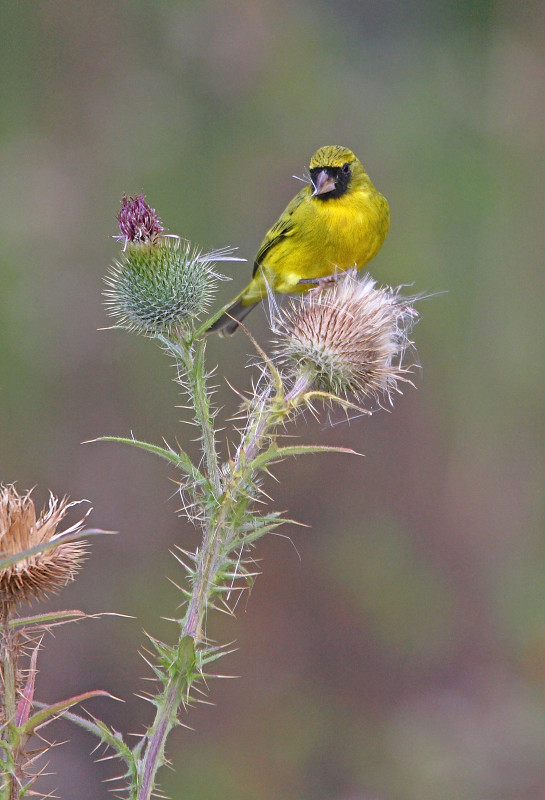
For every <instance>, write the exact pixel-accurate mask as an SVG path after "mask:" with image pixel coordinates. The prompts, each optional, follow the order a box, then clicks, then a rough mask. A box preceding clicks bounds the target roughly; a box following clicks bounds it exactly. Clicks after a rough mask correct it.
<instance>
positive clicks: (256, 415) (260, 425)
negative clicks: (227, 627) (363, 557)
mask: <svg viewBox="0 0 545 800" xmlns="http://www.w3.org/2000/svg"><path fill="white" fill-rule="evenodd" d="M165 344H167V346H168V347H169V350H171V351H172V352H174V353H175V355H176V357H177V358H178V359H180V360H181V361H182V364H183V368H184V372H185V374H186V376H187V379H186V382H185V384H184V385H186V388H187V389H188V391H189V392H190V396H191V399H192V401H193V403H194V408H195V412H196V420H197V423H198V425H199V428H200V430H201V433H202V438H201V442H202V449H203V454H204V457H205V461H206V466H207V471H208V477H209V479H210V482H211V484H212V486H213V488H214V491H215V492H216V493H217V503H218V508H217V511H216V513H214V514H213V516H212V518H211V520H210V522H209V524H208V525H207V526H206V527H205V529H204V531H203V539H202V546H201V548H200V550H199V554H198V559H197V563H196V569H195V577H194V581H193V586H192V591H191V596H190V598H189V602H188V607H187V612H186V615H185V618H184V621H183V624H182V627H181V632H180V642H181V641H182V640H183V638H184V637H185V636H189V637H190V638H191V639H192V640H193V641H194V643H195V647H199V646H202V645H203V643H204V633H203V623H204V619H205V614H206V611H207V608H208V607H209V604H210V600H211V596H212V594H213V591H214V587H215V586H216V585H217V582H218V575H219V573H220V571H221V569H222V567H223V565H224V563H225V559H226V558H227V557H228V555H229V553H230V552H231V551H232V549H233V548H234V546H235V542H234V540H235V539H236V538H237V537H238V535H239V532H238V531H237V530H236V529H233V526H232V525H230V522H229V521H230V520H231V519H232V518H233V516H234V512H235V511H236V508H237V504H238V503H240V499H241V495H242V493H243V492H244V487H245V486H246V485H247V484H248V482H249V481H251V479H252V476H253V472H254V467H253V464H252V462H253V460H254V458H255V457H256V455H258V453H259V452H260V451H261V449H262V448H263V446H264V445H265V444H266V442H267V441H268V438H269V437H270V435H271V431H272V430H274V429H275V428H276V427H277V426H278V425H279V424H280V423H281V422H283V421H285V419H286V417H287V416H288V415H289V414H290V413H291V412H292V410H293V408H294V407H295V406H296V405H297V403H298V400H299V399H300V397H301V396H302V394H303V393H304V392H305V391H306V390H308V388H309V381H308V380H307V379H302V380H301V381H298V382H296V385H294V386H293V387H292V389H291V390H290V393H289V395H288V396H285V397H284V396H283V395H282V394H280V393H279V394H277V396H276V397H274V398H268V397H267V396H265V395H264V396H262V397H261V398H260V399H259V402H258V403H256V404H255V405H254V407H253V409H252V410H251V412H250V417H251V422H250V424H249V426H248V429H247V432H246V434H245V435H244V436H243V440H242V442H241V446H240V448H239V451H238V453H237V457H236V459H235V462H234V463H233V466H232V469H231V472H230V478H229V479H227V481H226V485H225V487H224V490H223V493H222V492H221V488H222V487H221V482H220V481H221V478H220V475H221V473H220V468H219V462H218V453H217V448H216V441H215V435H214V428H213V420H212V417H211V414H210V406H209V400H208V393H207V388H206V372H205V365H204V343H202V342H197V344H196V345H195V350H193V348H192V346H191V345H188V344H187V343H185V342H183V341H179V342H177V343H176V344H174V343H173V342H170V341H168V340H167V341H165ZM188 680H189V678H188V677H187V675H180V674H173V675H172V676H171V677H170V679H169V681H168V682H167V684H166V685H165V689H164V692H163V695H162V701H161V703H160V704H159V705H158V707H157V712H156V716H155V720H154V722H153V725H152V727H151V728H150V731H151V734H150V736H149V739H148V742H147V746H146V750H145V754H144V757H143V762H142V768H141V771H140V774H141V780H142V783H141V786H140V789H139V792H138V796H137V800H149V798H150V797H151V793H152V791H153V788H154V785H155V776H156V773H157V770H158V768H159V766H160V765H161V763H162V761H163V754H164V749H165V744H166V740H167V737H168V734H169V732H170V730H171V729H172V727H173V726H174V725H175V724H176V713H177V710H178V708H179V706H180V704H181V702H182V701H183V698H184V696H185V694H186V693H187V691H188V688H189V686H188Z"/></svg>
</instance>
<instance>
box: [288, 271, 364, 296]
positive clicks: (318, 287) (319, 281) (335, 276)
mask: <svg viewBox="0 0 545 800" xmlns="http://www.w3.org/2000/svg"><path fill="white" fill-rule="evenodd" d="M355 272H356V270H355V269H347V270H345V271H342V272H340V271H339V270H336V271H335V272H333V273H332V274H331V275H325V276H324V277H323V278H301V280H300V281H298V283H303V284H304V283H307V284H310V285H312V289H309V292H308V293H309V295H314V294H319V292H321V291H322V289H326V288H327V287H328V286H331V285H332V284H334V283H337V282H338V281H339V280H340V279H341V278H346V276H347V275H350V274H355Z"/></svg>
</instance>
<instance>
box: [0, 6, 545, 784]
mask: <svg viewBox="0 0 545 800" xmlns="http://www.w3.org/2000/svg"><path fill="white" fill-rule="evenodd" d="M0 25H1V31H2V47H1V49H0V59H1V64H2V102H1V105H0V115H1V119H2V125H1V133H0V175H1V187H2V191H1V197H0V203H1V209H0V227H1V235H0V240H1V242H2V248H1V249H2V255H1V259H0V276H1V278H0V352H1V371H0V437H1V449H0V479H1V480H3V481H5V482H12V481H16V482H17V485H18V488H19V489H20V490H21V491H22V490H23V489H27V488H29V487H32V486H37V487H38V488H37V489H36V491H35V498H36V499H37V500H38V501H39V502H40V503H42V502H44V501H45V499H46V496H47V495H46V492H47V490H48V489H51V490H53V491H54V492H55V493H57V494H60V495H62V494H64V493H69V494H70V495H71V496H72V497H73V498H79V497H87V498H89V499H90V500H91V502H92V504H93V506H94V509H95V510H94V512H93V515H92V517H91V521H92V523H93V524H94V525H95V526H98V527H102V528H105V529H111V530H117V531H119V535H118V536H116V537H103V538H100V539H95V540H94V541H93V545H92V554H91V557H90V559H89V562H88V564H87V566H86V568H85V570H84V572H83V573H82V576H81V577H80V579H79V580H78V581H77V583H76V584H73V585H72V586H71V587H69V589H68V590H66V591H65V592H64V593H63V595H62V596H61V597H60V598H58V599H55V600H52V601H51V603H52V605H55V606H56V607H72V608H75V607H78V608H82V609H84V610H86V611H88V612H98V611H118V612H121V613H124V614H133V615H135V617H136V618H135V619H131V620H126V619H120V618H107V619H105V620H102V621H90V622H87V623H85V624H83V625H79V626H69V627H67V628H65V629H62V630H60V631H59V632H58V633H57V635H56V638H55V640H54V641H53V640H52V641H49V642H48V643H47V647H46V648H45V650H44V651H43V653H42V655H41V672H40V676H39V687H38V693H39V695H40V696H41V698H42V699H44V700H55V699H59V698H60V697H63V696H67V695H68V694H70V693H76V692H80V691H84V690H86V689H90V688H95V687H96V688H103V689H107V690H109V691H111V692H113V693H114V694H116V695H118V696H119V697H121V698H123V699H124V700H126V703H125V704H124V705H121V704H114V703H106V702H104V703H101V702H98V701H97V702H95V703H94V704H90V703H89V704H88V707H89V709H90V710H92V711H93V712H94V713H97V714H98V715H102V716H103V717H104V718H105V719H107V720H108V721H109V722H111V723H112V724H113V725H115V726H116V727H117V728H118V729H121V730H123V731H129V732H135V733H138V732H139V731H141V730H142V724H143V722H144V721H149V719H150V715H151V708H150V707H149V706H147V705H146V704H145V703H143V702H142V701H140V700H138V699H136V698H135V697H134V693H135V692H140V691H143V690H144V689H145V688H146V686H145V683H144V682H143V681H142V677H143V676H146V675H149V672H148V670H147V668H146V666H145V664H144V662H143V661H142V660H141V659H140V658H139V656H138V655H137V650H138V648H139V647H141V646H143V644H144V642H145V639H144V637H143V634H142V632H141V631H142V629H143V628H144V629H146V630H147V631H149V632H150V633H152V634H154V635H157V636H162V637H169V636H171V635H174V628H173V627H172V625H169V623H168V622H166V621H164V620H163V619H162V617H168V616H174V615H176V614H179V613H180V612H179V610H177V604H178V603H179V601H180V595H179V593H178V592H177V591H176V590H175V589H174V588H173V587H172V585H171V584H170V583H169V582H168V581H167V579H166V576H169V577H171V578H172V579H173V580H175V581H179V580H181V575H180V570H179V569H178V567H177V565H176V563H175V561H174V560H173V558H172V556H171V555H169V552H168V551H169V549H170V548H172V547H173V546H174V545H175V544H181V545H182V546H184V547H192V546H193V547H194V546H195V545H196V541H197V540H196V534H195V531H194V530H193V529H192V528H191V527H188V525H187V524H185V523H184V522H183V520H181V519H179V518H178V517H177V514H176V512H177V509H178V507H179V499H178V501H177V500H176V497H175V486H174V484H173V483H171V482H170V481H169V478H171V477H172V475H169V473H168V472H167V470H166V469H165V467H164V466H163V464H161V463H160V462H156V461H155V460H153V458H152V457H151V456H146V455H144V454H141V453H138V452H136V451H134V452H133V451H128V450H127V449H123V448H122V447H118V446H116V445H112V444H86V445H82V444H81V442H83V441H84V440H88V439H92V438H94V437H96V436H98V435H100V434H118V435H128V434H129V432H130V431H132V432H134V434H135V435H136V436H138V437H139V438H143V439H148V440H151V441H157V442H159V441H160V440H161V437H162V436H165V437H166V438H167V439H168V440H169V441H173V440H174V439H175V438H176V437H178V438H179V439H180V440H181V441H184V442H185V441H188V440H190V439H191V438H192V437H193V431H192V429H191V428H189V427H187V426H184V425H180V422H179V420H180V418H182V417H183V414H184V412H183V411H181V410H180V409H179V408H176V406H177V405H180V404H181V403H182V402H183V401H182V400H181V398H180V396H179V391H178V388H177V386H176V385H175V384H174V382H173V380H172V378H173V375H174V373H173V370H172V367H171V365H170V363H169V361H168V359H167V358H166V357H165V356H164V355H163V354H162V353H161V352H160V351H159V350H158V348H157V347H156V346H155V345H154V344H153V343H152V342H150V341H147V340H145V339H141V338H137V337H135V336H131V335H129V334H127V333H124V332H120V331H103V330H98V329H100V328H102V327H105V326H107V325H108V324H110V322H109V321H108V319H107V317H106V315H105V312H104V309H103V305H102V300H101V292H102V290H103V288H104V284H103V275H104V274H105V272H106V269H107V266H108V264H109V263H111V262H112V260H113V259H114V258H115V257H116V254H117V252H118V249H119V248H118V245H117V243H116V242H115V240H114V239H112V238H111V237H112V234H115V232H116V220H115V214H116V212H117V210H118V208H119V200H120V196H121V194H122V193H123V192H127V193H132V192H136V191H141V190H143V191H144V192H145V193H146V195H147V197H148V199H149V201H150V203H151V205H153V206H154V207H155V208H156V209H157V210H158V212H159V214H160V216H161V218H162V220H163V222H164V224H165V225H166V226H167V227H168V228H169V229H170V231H171V232H174V233H178V234H181V235H182V236H185V237H187V238H189V239H191V240H192V241H193V242H195V243H198V244H200V245H201V246H203V247H204V248H212V247H219V246H223V245H236V246H238V247H239V252H240V255H242V256H244V257H246V258H248V259H249V260H250V262H251V259H252V258H253V256H254V254H255V251H256V249H257V247H258V245H259V243H260V241H261V239H262V236H263V234H264V232H265V230H266V229H267V228H268V227H269V225H270V224H271V223H272V222H273V221H274V220H275V219H276V217H277V215H278V214H279V212H280V211H281V210H282V209H283V207H284V205H285V203H286V202H287V200H288V199H289V198H290V197H291V196H292V195H293V194H294V193H295V191H296V190H297V189H298V187H299V184H298V182H297V181H295V180H294V179H293V178H292V177H291V176H292V175H293V174H298V175H301V174H302V172H303V169H304V166H305V165H306V164H307V163H308V160H309V158H310V156H311V154H312V153H313V152H314V150H315V149H316V148H317V147H319V146H321V145H324V144H343V145H347V146H349V147H350V148H352V149H353V150H354V151H355V152H356V153H357V154H358V155H359V156H360V157H361V159H362V161H363V162H364V164H365V166H366V167H367V169H368V171H369V173H370V175H371V177H372V178H373V180H374V182H375V183H376V185H377V187H378V188H379V189H380V190H381V191H382V192H384V194H385V195H386V196H387V197H388V199H389V202H390V207H391V211H392V226H391V230H390V234H389V237H388V239H387V241H386V243H385V246H384V247H383V249H382V251H381V253H380V254H379V256H378V257H377V258H376V260H375V261H374V262H373V263H372V264H371V265H370V267H371V270H372V272H373V274H374V276H375V277H377V278H378V279H379V280H380V281H384V282H386V283H388V284H391V285H399V284H410V285H411V288H410V289H409V290H407V291H414V292H417V293H424V294H433V293H437V294H436V296H433V297H432V298H430V299H428V300H424V301H422V302H421V303H420V305H419V309H420V312H421V317H422V318H421V322H420V323H419V325H418V326H417V328H416V330H415V340H416V342H417V346H418V352H419V358H420V362H421V365H422V369H421V370H419V371H418V373H417V375H416V377H415V382H416V384H417V390H416V391H415V390H413V389H408V390H407V391H406V392H405V394H404V396H403V397H399V398H397V399H396V404H395V409H394V411H393V413H388V412H386V411H382V412H380V413H377V414H376V415H374V416H373V417H372V418H358V419H354V420H352V421H351V422H350V423H347V422H346V421H345V420H343V418H342V416H341V415H338V416H335V417H334V419H333V422H334V423H335V424H333V425H331V424H329V423H328V420H327V417H326V416H324V418H323V420H321V421H319V422H315V421H313V420H312V419H311V418H309V419H308V420H306V421H304V420H301V421H300V422H299V424H298V433H299V434H300V436H301V438H302V440H304V441H307V442H318V443H322V444H325V443H330V444H337V445H345V446H351V447H354V448H355V449H356V450H359V451H361V452H363V453H365V455H366V458H365V459H351V458H349V457H340V456H339V457H336V456H331V457H326V456H316V457H315V458H314V459H307V460H306V461H302V460H299V461H292V462H290V463H286V464H283V465H281V467H280V468H279V469H278V470H277V476H278V477H279V478H280V481H281V482H280V484H276V483H273V482H271V483H270V485H269V486H268V488H269V490H270V492H271V493H272V495H273V498H274V508H276V509H287V513H288V515H289V516H290V517H292V518H295V519H298V520H300V521H302V522H304V523H306V524H307V525H309V526H310V527H308V528H296V527H292V528H285V529H284V530H283V531H282V532H283V533H284V534H286V535H287V536H289V537H291V540H292V541H293V544H294V545H295V547H294V546H292V544H291V543H290V541H289V539H286V538H281V537H272V536H271V537H270V538H268V539H266V540H265V541H263V542H261V543H260V544H259V547H258V550H257V556H258V557H259V558H261V559H262V562H261V565H262V568H263V575H262V576H261V577H260V578H259V579H258V580H257V583H256V585H255V587H254V589H253V591H252V594H251V596H250V597H249V599H248V598H245V599H244V600H243V602H241V603H240V604H239V606H238V609H237V612H238V613H237V617H238V618H237V619H236V620H231V619H228V618H225V617H223V616H222V617H221V618H217V619H212V620H211V621H210V622H211V633H212V635H213V636H214V637H216V638H217V639H218V640H219V641H222V642H226V641H232V640H236V646H237V647H238V648H239V649H238V651H237V652H236V653H235V654H233V655H232V656H230V657H229V658H228V659H225V660H224V662H223V663H221V664H220V666H221V670H220V671H223V672H226V673H229V674H234V675H238V676H240V679H239V680H234V681H216V682H215V683H212V684H211V686H210V689H211V699H212V700H213V701H214V703H215V705H213V706H200V707H198V708H195V709H193V710H192V711H191V713H190V715H189V718H188V720H187V721H188V722H189V724H190V725H192V726H193V727H194V728H195V731H194V732H192V731H188V730H180V731H178V732H176V734H175V735H174V736H173V737H172V739H171V741H170V746H169V756H170V758H171V760H172V763H173V765H174V766H175V772H170V771H163V773H162V774H161V778H162V785H163V788H164V790H165V792H166V793H167V794H169V795H170V796H172V797H174V798H182V797H184V798H185V797H191V798H192V800H200V799H201V798H202V799H203V800H204V798H206V800H215V799H216V798H223V799H230V798H233V799H234V798H237V800H255V798H260V800H277V798H290V799H291V800H321V799H322V798H323V799H324V800H326V798H327V799H328V800H438V798H441V800H461V799H463V800H465V798H472V799H477V800H542V798H543V797H544V796H545V693H544V687H545V541H544V536H543V506H544V504H543V463H544V462H543V439H544V424H543V394H544V392H543V385H544V382H543V368H544V366H545V360H544V358H543V340H544V336H543V332H544V326H543V311H542V308H543V296H544V295H543V289H544V275H545V272H544V269H543V266H544V265H543V254H544V252H545V250H544V231H545V224H544V220H543V208H544V204H543V186H544V184H545V159H544V157H543V152H544V151H543V144H544V133H545V102H544V99H545V47H544V45H545V42H544V33H545V5H544V4H543V3H542V2H539V0H535V2H531V0H529V1H528V2H520V3H517V2H509V0H504V1H503V2H502V1H501V0H497V1H496V2H494V1H493V0H490V2H467V1H466V2H461V1H460V0H459V1H458V2H456V3H453V2H441V1H440V0H437V1H436V2H433V1H432V0H420V2H418V0H414V2H394V1H393V0H374V1H371V0H370V1H369V2H366V1H365V0H363V1H361V2H356V0H337V2H326V0H321V1H320V0H301V2H297V3H287V2H282V0H226V2H211V0H198V1H197V0H195V2H137V1H135V2H92V3H77V2H63V0H55V1H52V2H33V3H24V2H4V3H2V4H1V9H0ZM250 269H251V263H250V264H240V265H237V264H232V265H226V269H225V271H228V272H229V274H230V275H231V276H232V277H233V281H232V283H230V284H222V287H221V298H220V299H221V301H222V302H225V301H227V299H228V298H229V296H230V295H234V294H235V293H236V291H238V290H239V289H240V288H241V287H242V285H243V284H244V282H245V280H246V279H247V277H248V274H249V272H250ZM250 327H251V329H252V332H253V333H254V334H255V335H256V337H257V338H258V340H259V341H260V342H261V343H262V344H266V342H267V326H266V318H265V315H264V314H263V313H262V312H260V311H259V312H255V313H254V314H253V315H252V317H250ZM251 350H252V348H251V345H250V343H249V342H248V341H247V340H246V339H245V337H244V336H243V335H241V334H239V335H238V336H237V337H235V339H234V340H232V341H228V342H225V341H219V340H213V341H212V340H211V341H210V346H209V356H210V360H211V364H214V363H218V364H219V373H218V375H219V378H218V383H219V384H220V385H221V389H220V393H219V398H218V401H219V402H220V404H221V405H224V406H225V412H224V413H225V415H226V416H228V415H229V413H230V412H232V411H233V410H234V409H235V408H236V396H235V395H234V393H233V392H232V391H231V390H230V389H228V388H227V385H226V381H225V379H228V380H229V381H230V382H231V383H232V384H233V385H234V386H236V387H237V388H239V389H244V388H245V387H247V386H249V384H250V381H251V376H252V374H251V370H249V369H248V368H247V367H246V366H245V365H246V363H247V354H248V353H250V352H251ZM55 733H56V738H57V739H67V738H69V737H70V738H71V742H69V743H68V744H66V745H64V746H63V747H62V748H57V749H56V751H55V752H54V753H53V756H52V758H51V767H52V769H54V770H56V772H57V773H58V774H57V776H56V777H51V778H47V779H44V782H43V784H42V786H43V787H44V788H54V787H56V788H57V790H58V794H59V795H60V796H61V797H63V798H68V797H74V796H76V795H77V797H78V798H79V799H80V800H87V798H96V797H100V796H103V797H106V796H107V788H106V786H104V785H103V784H102V783H101V780H102V779H103V778H104V777H109V776H111V775H112V774H117V771H119V770H118V769H117V768H116V766H115V765H112V764H111V763H109V764H98V765H97V764H95V763H94V762H93V758H91V757H90V755H89V753H90V750H91V748H92V747H94V745H95V742H94V741H93V740H91V739H90V737H88V736H86V735H83V734H80V733H79V732H76V733H74V731H73V729H72V728H71V727H70V726H69V725H68V724H67V723H57V730H56V732H55Z"/></svg>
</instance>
